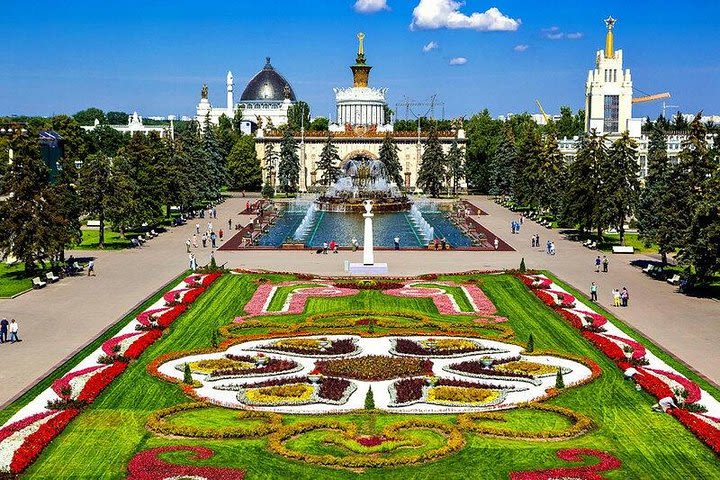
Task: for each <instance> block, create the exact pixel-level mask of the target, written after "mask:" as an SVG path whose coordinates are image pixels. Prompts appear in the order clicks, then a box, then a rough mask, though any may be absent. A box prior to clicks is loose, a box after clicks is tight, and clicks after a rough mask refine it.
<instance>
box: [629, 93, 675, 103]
mask: <svg viewBox="0 0 720 480" xmlns="http://www.w3.org/2000/svg"><path fill="white" fill-rule="evenodd" d="M665 98H670V92H663V93H653V94H652V95H643V96H642V97H633V99H632V103H644V102H652V101H654V100H663V99H665Z"/></svg>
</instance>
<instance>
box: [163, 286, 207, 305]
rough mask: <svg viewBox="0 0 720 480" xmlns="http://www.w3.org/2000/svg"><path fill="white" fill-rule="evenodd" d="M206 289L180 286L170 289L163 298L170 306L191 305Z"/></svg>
mask: <svg viewBox="0 0 720 480" xmlns="http://www.w3.org/2000/svg"><path fill="white" fill-rule="evenodd" d="M204 291H205V288H204V287H197V288H178V289H175V290H170V291H169V292H167V293H166V294H165V295H163V300H165V304H166V305H167V306H169V307H171V306H174V305H179V304H184V305H189V304H191V303H193V302H194V301H195V300H197V298H198V297H199V296H200V295H201V294H202V293H203V292H204Z"/></svg>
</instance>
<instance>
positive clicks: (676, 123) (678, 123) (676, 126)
mask: <svg viewBox="0 0 720 480" xmlns="http://www.w3.org/2000/svg"><path fill="white" fill-rule="evenodd" d="M688 127H689V125H688V122H687V120H685V117H684V116H683V114H682V112H681V111H680V110H678V111H677V113H676V114H675V116H673V123H672V129H673V130H675V131H681V132H682V131H684V130H687V129H688Z"/></svg>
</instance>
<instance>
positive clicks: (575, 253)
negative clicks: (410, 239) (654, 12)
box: [0, 197, 720, 405]
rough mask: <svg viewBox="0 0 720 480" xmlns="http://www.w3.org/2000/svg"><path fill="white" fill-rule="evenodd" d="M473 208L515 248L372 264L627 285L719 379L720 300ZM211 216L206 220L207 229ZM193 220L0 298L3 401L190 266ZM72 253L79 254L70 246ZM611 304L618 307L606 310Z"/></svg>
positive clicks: (483, 202) (287, 261)
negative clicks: (533, 272) (81, 269)
mask: <svg viewBox="0 0 720 480" xmlns="http://www.w3.org/2000/svg"><path fill="white" fill-rule="evenodd" d="M471 200H472V201H473V202H474V203H475V204H477V205H478V206H480V207H481V208H482V209H483V210H485V211H486V212H488V213H489V215H485V216H482V217H476V218H477V219H478V220H479V221H481V222H482V223H483V224H484V225H486V226H487V227H488V228H489V229H490V230H491V231H493V232H494V233H497V234H498V235H500V237H501V238H502V239H503V240H505V241H507V242H508V243H509V244H510V245H512V247H513V248H515V249H516V250H517V251H515V252H459V251H445V252H442V251H441V252H434V251H399V252H395V251H387V250H386V251H378V252H376V255H375V257H376V261H378V262H388V264H389V268H390V274H391V275H416V274H421V273H428V272H456V271H462V270H470V269H478V270H499V269H506V268H515V267H517V266H518V265H519V264H520V259H521V258H522V257H524V258H525V262H526V264H527V266H528V267H529V268H538V269H548V270H551V271H553V272H554V273H556V274H557V275H558V276H559V277H560V278H561V279H563V280H566V281H568V282H569V283H571V284H573V285H574V286H576V287H578V288H580V289H583V290H587V289H588V288H589V285H590V282H591V281H593V280H595V281H597V282H598V284H599V286H600V293H599V294H600V300H601V302H600V303H601V304H603V306H606V307H609V305H610V303H611V298H610V293H609V292H610V290H611V289H612V288H613V287H614V286H617V287H622V286H627V287H628V289H629V290H630V295H631V298H630V306H629V307H628V308H626V309H614V308H613V312H614V313H616V314H617V316H618V317H619V318H621V319H622V320H624V321H625V322H627V323H628V324H630V325H631V326H633V327H635V328H636V329H638V330H640V331H641V332H643V333H644V334H645V335H646V336H648V337H650V338H651V339H653V340H654V341H656V342H657V343H659V344H660V345H662V346H663V347H664V348H665V349H667V350H669V351H671V352H672V353H674V354H675V355H676V356H677V357H679V358H681V359H682V360H684V361H685V362H686V363H688V364H690V365H692V366H693V367H694V368H695V369H696V370H698V371H699V372H701V373H702V374H704V375H706V376H707V377H709V378H710V379H711V380H713V381H714V382H716V383H720V362H718V361H717V360H713V359H717V358H719V357H720V328H718V326H719V324H720V302H717V301H713V300H707V299H696V298H690V297H686V296H684V295H679V294H677V293H675V292H674V290H675V289H674V287H672V286H670V285H668V284H666V283H663V282H657V281H654V280H652V279H650V278H649V277H647V276H645V275H644V274H642V273H641V272H640V270H639V269H637V268H635V267H632V266H631V265H630V262H631V261H632V260H634V259H637V258H642V257H641V256H639V255H623V256H617V255H616V256H610V273H608V274H596V273H594V267H593V259H594V257H595V255H596V254H595V252H593V251H590V250H588V249H586V248H584V247H582V246H581V245H580V244H578V243H576V242H570V241H568V240H565V239H564V238H562V237H561V236H560V235H559V233H558V232H557V231H550V230H547V229H545V228H543V227H540V226H537V225H536V224H533V223H532V222H530V221H526V223H525V225H524V226H523V229H522V233H521V234H520V235H511V234H510V233H509V231H510V220H511V219H512V218H514V216H515V214H514V213H512V212H510V211H508V210H506V209H504V208H502V207H500V206H498V205H496V204H494V203H493V202H492V201H490V200H488V199H486V198H482V197H473V198H472V199H471ZM245 201H246V199H243V198H232V199H229V200H227V201H226V202H225V203H223V204H222V205H220V206H219V208H218V219H217V220H213V224H214V225H215V227H216V228H219V227H223V229H224V230H226V227H227V219H228V216H229V215H231V214H232V215H233V225H235V224H237V223H241V224H246V223H247V222H249V221H250V219H251V218H252V217H250V216H247V215H243V216H239V215H237V213H236V212H239V211H241V210H242V209H243V208H244V205H245ZM207 221H208V219H204V220H201V225H202V226H203V227H205V226H206V225H207ZM193 230H194V223H193V224H188V225H186V226H183V227H178V228H175V229H171V230H169V231H168V232H167V233H164V234H162V235H160V236H159V237H158V238H156V239H153V240H151V241H150V242H148V244H147V245H146V246H145V247H143V248H142V249H135V250H122V251H109V252H86V254H90V255H96V256H97V262H96V265H97V267H96V270H97V277H90V278H88V277H77V278H70V279H63V280H61V281H60V282H59V283H57V284H53V285H51V286H48V287H47V288H45V289H43V290H40V291H33V292H30V293H27V294H25V295H22V296H21V297H18V298H16V299H14V300H0V315H4V316H7V317H8V318H13V317H14V318H17V319H18V322H19V324H20V338H23V339H24V340H25V341H24V342H22V343H20V344H15V345H0V362H2V365H3V366H4V368H2V369H0V384H1V385H2V386H3V388H2V389H1V390H0V405H2V404H4V403H5V402H7V401H9V400H10V399H12V398H14V397H16V396H17V395H18V394H19V393H20V392H22V391H24V390H25V389H26V388H29V387H30V386H31V385H33V384H35V383H36V382H37V379H38V378H41V377H43V376H44V375H46V374H47V373H48V372H50V371H52V370H53V369H54V368H55V367H56V366H57V365H59V364H60V363H62V361H63V360H64V359H65V358H67V357H69V356H71V355H72V354H73V353H74V352H76V351H77V350H79V349H81V348H82V347H83V346H84V345H86V344H88V343H89V342H90V341H91V340H92V339H93V338H95V337H96V336H97V335H99V334H100V333H101V332H102V331H104V330H105V329H106V328H107V327H108V326H109V325H112V324H113V323H115V322H116V321H117V320H118V319H119V318H121V317H122V316H124V315H125V314H126V313H127V312H128V311H130V310H132V309H133V308H134V307H135V306H136V305H137V303H138V302H140V301H142V300H143V299H144V298H145V297H147V296H148V295H149V294H150V293H152V292H153V291H155V290H157V289H159V288H160V287H161V286H162V285H164V284H165V283H167V282H168V281H170V280H171V279H172V278H173V277H175V276H176V275H177V274H178V273H179V272H181V271H182V270H183V269H185V268H186V267H187V254H186V253H185V245H184V242H185V239H186V238H187V237H188V236H189V235H191V234H192V232H193ZM534 233H539V234H540V240H541V244H542V243H544V242H545V241H546V240H548V239H552V240H554V241H555V245H556V249H557V255H555V256H552V257H551V256H548V255H545V254H544V253H543V249H542V248H536V249H533V248H530V246H529V245H530V236H531V235H532V234H534ZM209 251H210V249H209V248H207V249H203V248H202V247H200V248H199V249H198V253H197V255H198V261H199V263H201V264H203V263H206V262H207V261H208V259H209ZM73 253H74V254H75V256H78V255H80V254H82V253H81V252H73ZM216 259H217V261H218V263H220V264H222V263H225V262H227V266H228V267H231V268H237V267H242V268H259V269H267V270H276V271H293V272H308V273H314V274H321V275H345V272H344V271H343V261H344V260H351V261H361V259H362V251H358V252H354V253H353V252H349V251H341V252H340V253H338V254H332V253H330V254H327V255H316V254H315V253H314V252H310V251H279V250H278V251H266V250H253V251H230V252H228V251H220V252H216ZM609 308H612V307H609Z"/></svg>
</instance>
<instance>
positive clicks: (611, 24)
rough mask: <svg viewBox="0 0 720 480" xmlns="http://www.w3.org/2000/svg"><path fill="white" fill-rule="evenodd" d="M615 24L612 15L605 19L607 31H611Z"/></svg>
mask: <svg viewBox="0 0 720 480" xmlns="http://www.w3.org/2000/svg"><path fill="white" fill-rule="evenodd" d="M615 22H617V20H616V19H614V18H613V17H612V15H610V16H609V17H608V18H606V19H605V26H607V28H608V30H612V29H613V27H614V26H615Z"/></svg>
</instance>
